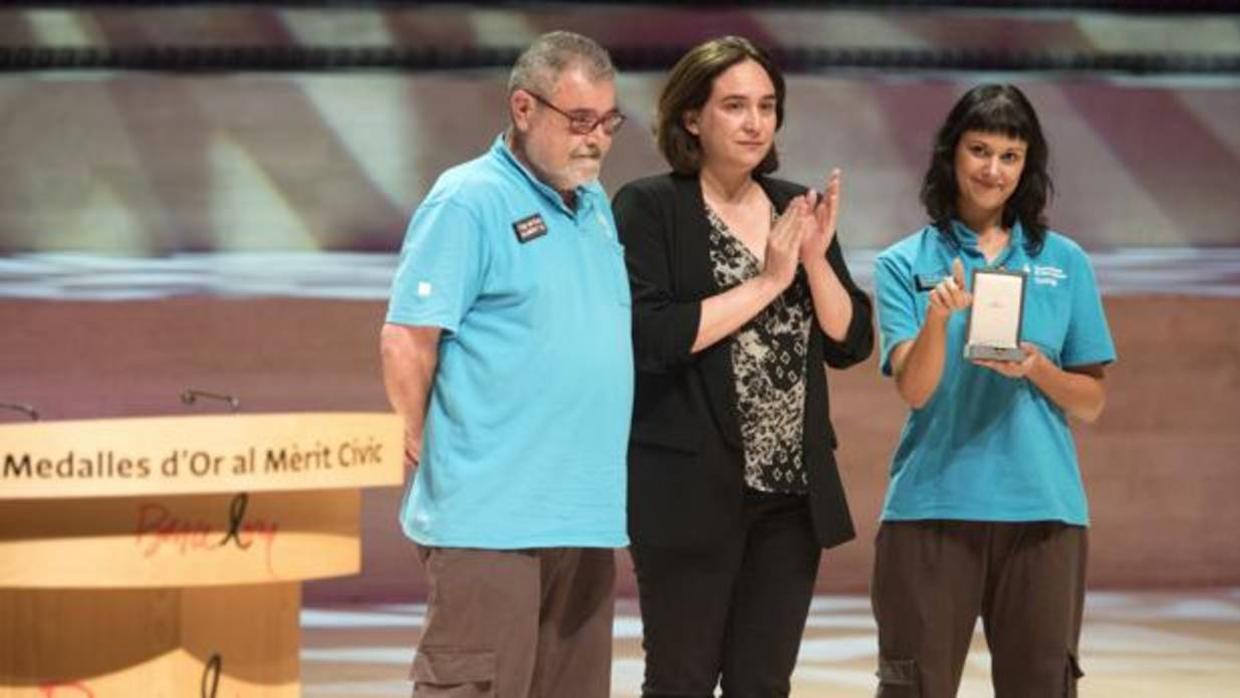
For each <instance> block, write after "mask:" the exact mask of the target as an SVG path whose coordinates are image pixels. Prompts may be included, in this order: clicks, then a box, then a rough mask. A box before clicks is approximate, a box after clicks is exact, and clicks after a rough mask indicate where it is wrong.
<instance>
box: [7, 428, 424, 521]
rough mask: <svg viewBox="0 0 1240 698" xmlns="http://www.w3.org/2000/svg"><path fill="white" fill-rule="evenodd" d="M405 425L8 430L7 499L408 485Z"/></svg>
mask: <svg viewBox="0 0 1240 698" xmlns="http://www.w3.org/2000/svg"><path fill="white" fill-rule="evenodd" d="M401 435H402V426H401V420H400V418H399V417H397V416H396V415H394V414H387V413H381V412H339V413H296V414H261V415H213V416H199V417H149V418H140V419H103V420H86V421H63V422H32V423H27V424H5V425H0V493H3V494H2V495H0V496H2V497H3V499H48V498H56V499H61V498H66V497H102V496H133V495H149V494H193V493H210V492H236V491H247V492H257V491H287V490H308V489H339V488H347V487H369V486H376V485H395V484H399V483H400V482H401V481H402V479H403V477H404V468H403V465H402V461H403V445H402V436H401Z"/></svg>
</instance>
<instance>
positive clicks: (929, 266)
mask: <svg viewBox="0 0 1240 698" xmlns="http://www.w3.org/2000/svg"><path fill="white" fill-rule="evenodd" d="M1024 243H1025V238H1024V231H1023V230H1022V228H1021V227H1020V224H1019V223H1018V224H1017V225H1016V226H1015V227H1014V228H1013V229H1012V237H1011V242H1010V244H1009V246H1008V248H1007V249H1006V250H1005V251H1004V252H1003V253H1002V254H1000V255H999V256H998V257H997V258H995V260H994V261H993V262H992V263H991V264H987V263H986V260H985V257H984V256H983V255H982V253H981V251H980V250H978V248H977V235H976V234H975V233H974V232H973V231H972V230H969V229H968V228H967V227H965V226H964V225H963V224H961V223H958V222H957V223H955V224H954V225H953V230H952V236H951V238H950V239H945V238H944V237H943V236H942V235H940V234H939V232H938V230H937V229H936V228H935V227H934V226H928V227H926V228H923V229H922V230H920V231H918V232H917V233H914V234H913V235H911V236H909V237H907V238H905V239H904V240H901V241H900V242H898V243H896V244H895V245H892V246H891V247H889V248H887V249H886V250H884V251H883V252H882V253H881V254H880V255H879V256H878V257H877V259H876V260H875V268H874V279H875V281H874V283H875V286H876V289H877V295H878V308H879V311H878V319H879V331H880V337H881V348H882V356H881V359H882V364H881V365H882V371H883V373H884V374H886V375H891V351H892V349H893V348H894V347H896V346H897V345H899V344H901V343H902V342H907V341H911V340H913V339H914V338H916V336H917V333H918V331H919V330H920V329H921V324H922V321H923V320H924V319H925V316H926V307H927V305H928V303H929V292H928V291H927V290H921V289H919V287H918V283H917V281H918V277H920V278H921V280H922V287H923V288H924V287H925V286H927V285H931V284H933V283H935V282H937V280H939V279H942V278H943V277H945V276H949V275H950V274H951V265H952V260H953V259H955V258H956V257H959V258H960V260H961V261H962V262H963V263H964V267H965V278H966V279H968V278H969V276H970V274H971V273H972V270H973V269H976V268H987V267H990V268H997V267H1004V268H1006V269H1011V270H1023V271H1025V272H1026V273H1028V275H1029V276H1028V279H1027V281H1026V286H1025V315H1024V321H1023V324H1022V326H1021V341H1025V342H1032V343H1033V344H1036V345H1037V346H1038V347H1039V348H1040V349H1041V350H1042V352H1043V353H1044V354H1045V355H1046V357H1047V358H1048V359H1050V360H1051V361H1053V362H1054V363H1055V364H1056V365H1058V366H1061V367H1063V366H1082V365H1085V364H1097V363H1109V362H1111V361H1114V360H1115V346H1114V344H1113V343H1112V341H1111V333H1110V330H1109V329H1108V328H1107V321H1106V316H1105V314H1104V313H1103V308H1102V299H1101V298H1100V296H1099V294H1098V287H1097V285H1096V283H1095V280H1094V272H1093V268H1092V267H1091V266H1090V264H1089V259H1088V257H1086V256H1085V253H1084V251H1082V250H1081V248H1080V247H1079V246H1078V245H1077V244H1076V243H1074V242H1072V241H1071V240H1069V239H1068V238H1067V237H1064V236H1063V235H1060V234H1058V233H1055V232H1050V231H1048V232H1047V236H1046V240H1045V243H1044V244H1043V246H1042V249H1041V251H1040V252H1039V253H1038V254H1037V255H1035V256H1030V255H1029V254H1028V253H1027V252H1026V250H1025V247H1024ZM966 322H967V311H961V312H957V313H953V314H952V317H951V319H950V320H949V321H948V325H947V358H946V361H945V364H944V368H943V377H942V380H941V381H940V382H939V386H938V388H937V389H936V390H935V393H934V395H933V396H932V397H931V398H930V400H929V401H928V402H927V403H926V404H925V405H923V406H922V407H921V408H920V409H915V410H911V411H910V413H909V416H908V420H907V421H906V422H905V424H904V430H903V431H902V432H901V434H900V443H899V446H898V447H897V448H896V452H895V455H894V456H893V457H892V461H891V482H890V484H889V485H888V488H887V498H886V501H885V503H884V506H883V513H882V518H883V520H884V521H899V520H916V519H957V520H971V521H1051V520H1053V521H1063V522H1065V523H1069V524H1075V525H1081V526H1084V525H1088V523H1089V511H1088V506H1087V504H1086V501H1085V490H1084V487H1083V486H1082V484H1081V474H1080V469H1079V468H1078V465H1077V458H1076V446H1075V444H1074V443H1073V440H1072V433H1071V431H1070V430H1069V429H1068V420H1067V416H1066V415H1065V413H1064V412H1063V410H1061V409H1060V408H1058V407H1057V406H1055V404H1054V403H1052V402H1051V401H1050V399H1048V398H1047V397H1046V396H1045V395H1044V394H1042V392H1041V391H1040V390H1038V389H1037V388H1036V387H1034V385H1033V384H1032V383H1031V382H1029V381H1028V380H1025V379H1011V378H1007V377H1005V376H1002V375H1000V374H998V373H996V372H994V371H992V370H990V369H987V368H983V367H980V366H975V365H973V364H972V363H971V362H969V361H967V360H966V359H965V358H964V357H963V351H964V335H965V329H966Z"/></svg>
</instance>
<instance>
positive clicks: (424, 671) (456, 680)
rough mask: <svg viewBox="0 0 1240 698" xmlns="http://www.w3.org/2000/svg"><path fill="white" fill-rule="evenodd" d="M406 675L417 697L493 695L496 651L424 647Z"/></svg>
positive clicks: (466, 697) (484, 697)
mask: <svg viewBox="0 0 1240 698" xmlns="http://www.w3.org/2000/svg"><path fill="white" fill-rule="evenodd" d="M409 678H411V679H413V695H414V696H415V697H416V698H490V697H492V696H494V695H495V653H494V652H490V651H469V650H450V649H442V650H441V649H428V650H423V651H421V652H418V654H417V656H415V657H414V658H413V668H412V669H410V671H409Z"/></svg>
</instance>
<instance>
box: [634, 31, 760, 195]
mask: <svg viewBox="0 0 1240 698" xmlns="http://www.w3.org/2000/svg"><path fill="white" fill-rule="evenodd" d="M747 60H751V61H755V62H757V63H758V65H761V66H762V67H763V68H764V69H765V70H766V74H767V75H768V76H769V77H770V78H771V83H772V84H774V85H775V128H776V130H778V129H779V127H780V126H782V125H783V123H784V76H783V74H782V73H780V72H779V68H777V67H775V62H774V61H772V60H771V57H770V56H769V55H768V54H767V53H766V51H763V50H762V49H760V48H758V47H757V46H754V45H753V43H751V42H750V41H749V40H748V39H744V38H742V37H739V36H723V37H719V38H718V39H711V40H710V41H707V42H706V43H704V44H699V45H697V46H695V47H694V48H692V49H690V50H689V52H688V53H686V54H685V55H684V56H682V57H681V59H680V60H679V61H677V62H676V65H675V66H674V67H673V68H672V73H671V75H669V76H668V78H667V84H665V85H664V86H663V92H662V93H661V94H660V95H659V111H658V114H657V116H656V117H655V124H654V137H655V140H656V141H657V142H658V145H659V152H660V153H662V154H663V157H664V159H666V160H667V162H668V164H669V165H671V166H672V169H673V170H675V171H676V172H678V173H679V174H686V175H689V174H697V173H698V172H699V171H700V170H701V169H702V146H701V143H699V142H698V138H697V136H695V135H693V134H692V133H689V131H688V130H687V129H685V113H686V112H689V111H693V110H696V109H701V108H702V107H703V106H705V105H706V102H707V100H709V99H710V91H711V88H712V87H713V86H714V83H715V78H717V77H719V75H720V74H721V73H723V72H724V71H726V70H727V69H728V68H731V67H732V66H734V65H736V64H737V63H741V62H743V61H747ZM777 169H779V155H778V154H777V153H776V152H775V145H774V144H772V145H771V150H770V152H768V153H767V154H766V157H765V158H763V159H762V162H760V163H758V166H757V167H755V168H754V173H755V174H770V173H772V172H774V171H775V170H777Z"/></svg>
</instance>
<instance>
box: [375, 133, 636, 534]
mask: <svg viewBox="0 0 1240 698" xmlns="http://www.w3.org/2000/svg"><path fill="white" fill-rule="evenodd" d="M576 196H577V200H576V207H575V210H574V209H572V208H569V207H568V206H566V205H565V204H564V202H563V200H562V199H561V197H560V195H559V194H558V193H557V192H556V191H555V190H553V189H552V188H550V187H548V186H547V185H546V184H543V183H542V182H541V181H539V180H538V179H536V178H535V177H534V176H533V175H532V174H531V173H530V172H529V171H528V170H527V169H526V168H525V167H524V166H522V164H521V163H520V162H518V161H517V159H516V158H515V157H514V156H513V154H512V152H511V151H510V150H509V149H508V147H507V146H506V145H505V143H504V140H503V138H502V137H500V138H499V139H498V140H496V142H495V144H494V146H492V148H491V149H490V151H489V152H487V153H486V154H485V155H483V156H482V157H480V158H478V159H476V160H473V161H471V162H467V163H465V164H462V165H459V166H457V167H454V168H452V169H450V170H448V171H446V172H445V173H443V175H442V176H440V178H439V180H438V181H437V182H436V183H435V186H434V187H433V188H432V189H431V191H430V193H429V194H427V196H426V199H425V200H424V201H423V202H422V204H421V206H419V207H418V209H417V212H416V213H415V214H414V216H413V219H412V220H411V222H410V223H409V229H408V232H407V233H406V237H405V243H404V246H403V248H402V250H401V258H400V265H399V267H398V269H397V271H396V278H395V280H394V281H393V284H392V297H391V303H390V305H389V307H388V314H387V321H388V322H390V323H396V324H401V325H423V326H437V327H441V328H443V330H444V331H443V334H442V335H441V340H440V345H439V363H438V366H437V369H436V373H435V379H434V384H433V387H432V390H431V394H430V404H429V406H428V411H427V417H426V431H425V434H424V442H423V447H422V454H421V465H420V467H419V468H418V470H417V474H416V476H415V477H414V479H413V482H412V483H411V485H410V490H409V492H408V494H407V496H406V499H405V502H404V504H403V506H402V509H401V514H400V516H401V523H402V526H403V527H404V530H405V533H406V534H407V535H408V536H409V537H410V538H412V539H413V540H415V541H417V542H418V543H422V544H424V545H437V546H452V547H469V548H484V549H516V548H541V547H557V546H568V547H620V546H624V545H627V543H628V538H627V535H626V533H625V452H626V447H627V443H628V434H629V423H630V419H631V416H632V415H631V413H632V402H633V358H632V338H631V335H630V317H631V313H630V310H631V303H630V299H629V284H628V277H627V275H626V274H625V267H624V254H623V248H622V247H621V246H620V243H619V242H618V240H617V237H616V225H615V221H614V220H613V219H612V215H611V208H610V205H609V203H608V200H607V196H606V194H605V193H604V192H603V190H602V187H600V186H599V185H598V184H597V183H591V184H590V185H588V186H584V187H580V188H578V189H577V192H576Z"/></svg>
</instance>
